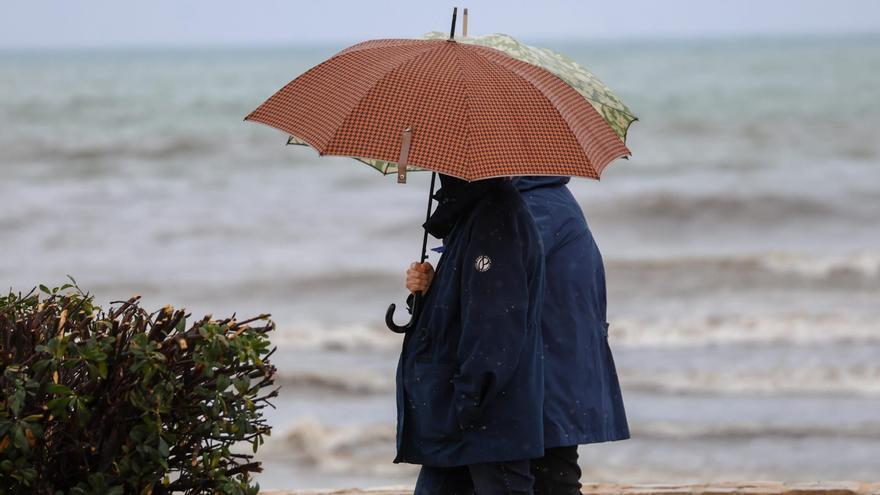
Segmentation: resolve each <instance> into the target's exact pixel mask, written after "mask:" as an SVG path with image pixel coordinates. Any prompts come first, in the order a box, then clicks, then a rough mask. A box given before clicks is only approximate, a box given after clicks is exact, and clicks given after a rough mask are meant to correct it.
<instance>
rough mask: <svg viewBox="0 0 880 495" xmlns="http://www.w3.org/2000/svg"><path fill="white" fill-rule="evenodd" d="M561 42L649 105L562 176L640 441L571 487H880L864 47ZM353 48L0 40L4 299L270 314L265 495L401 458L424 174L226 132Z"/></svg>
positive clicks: (870, 113) (878, 156)
mask: <svg viewBox="0 0 880 495" xmlns="http://www.w3.org/2000/svg"><path fill="white" fill-rule="evenodd" d="M549 46H550V47H552V48H555V49H558V50H559V51H562V52H564V53H566V54H568V55H570V56H572V57H573V58H574V59H576V60H577V61H579V62H581V63H583V64H584V65H586V66H587V67H588V68H590V69H591V70H592V71H593V72H595V73H596V74H597V75H599V77H601V78H602V79H603V80H604V81H605V82H606V83H607V84H608V85H609V86H611V87H612V88H614V90H615V92H616V93H617V94H619V95H620V96H621V97H622V98H623V99H624V100H625V101H626V102H627V104H628V105H629V106H630V107H631V108H632V109H633V110H634V111H635V112H636V113H637V114H638V115H639V116H640V118H641V120H640V121H639V122H637V123H635V124H634V126H633V127H632V128H631V132H630V137H629V140H628V145H629V147H630V148H631V149H632V151H633V157H632V158H631V159H630V160H626V161H624V160H621V161H618V162H616V163H614V164H613V165H611V166H610V167H609V168H608V169H607V170H606V172H605V174H604V175H603V177H602V180H601V181H600V182H596V181H588V180H584V179H580V180H574V181H572V183H571V190H572V192H573V193H574V195H575V196H576V198H577V199H578V201H579V203H580V204H581V206H582V207H583V209H584V212H585V214H586V217H587V220H588V222H589V224H590V227H591V228H592V231H593V234H594V236H595V237H596V239H597V242H598V243H599V246H600V248H601V249H602V252H603V255H604V258H605V262H606V267H607V279H608V290H609V294H608V300H609V307H608V312H609V320H610V324H611V325H610V332H609V335H610V342H611V347H612V350H613V351H614V357H615V360H616V364H617V370H618V372H619V375H620V381H621V385H622V388H623V394H624V401H625V403H626V406H627V414H628V418H629V422H630V427H631V430H632V435H633V438H632V439H630V440H627V441H624V442H616V443H607V444H597V445H589V446H583V447H581V449H580V454H581V465H582V467H583V470H584V480H585V481H588V482H597V483H598V482H626V483H673V482H675V483H690V482H693V483H696V482H709V481H715V480H719V479H725V480H732V481H747V480H756V479H773V480H780V481H788V482H801V481H809V480H816V479H854V480H870V479H875V478H876V473H877V467H878V464H877V459H880V416H878V414H877V413H878V411H880V361H878V359H877V356H878V354H880V304H878V301H880V215H878V212H880V167H878V165H880V140H877V139H876V136H875V135H874V134H875V133H876V129H877V128H880V80H878V75H877V74H878V71H877V67H880V38H877V37H870V36H866V37H837V38H835V37H813V38H809V37H804V38H796V37H791V38H756V39H749V40H745V39H716V40H698V41H684V40H679V41H676V40H665V41H662V40H644V41H625V42H611V41H596V42H582V43H566V44H563V43H559V44H556V45H553V44H550V45H549ZM342 48H344V47H343V46H331V45H314V46H301V47H286V48H264V49H256V48H254V49H234V50H233V49H221V48H212V49H187V50H183V49H180V50H172V49H168V50H137V49H127V50H123V49H119V50H92V51H88V50H83V51H75V50H72V51H64V50H55V51H37V52H17V51H4V52H0V61H2V63H0V118H2V119H3V121H4V122H5V124H4V126H3V130H2V132H0V150H2V152H0V175H2V179H0V289H3V290H6V289H8V288H15V289H17V290H23V291H27V290H29V289H30V288H31V287H33V286H34V285H36V284H38V283H46V284H47V285H50V286H51V285H53V284H54V285H58V284H60V283H63V282H64V281H65V278H64V275H65V274H70V275H72V276H74V277H75V278H76V280H77V281H78V282H79V284H80V285H81V286H82V287H84V288H86V289H88V290H90V291H92V292H93V293H94V294H95V295H96V296H97V299H98V301H100V302H101V303H102V304H105V305H107V304H108V303H109V302H110V301H111V300H118V299H125V298H128V297H129V296H131V295H133V294H140V295H142V296H143V301H144V305H145V306H146V307H153V308H156V309H158V308H160V307H162V306H164V305H165V304H173V305H175V306H183V307H186V308H187V309H189V310H190V311H191V312H192V314H193V317H194V318H198V317H201V316H202V315H203V314H207V313H211V314H214V315H215V316H217V317H220V316H227V315H229V314H231V313H232V312H236V313H237V314H238V315H240V316H242V317H245V316H251V315H257V314H260V313H266V312H268V313H271V314H272V315H273V319H274V320H275V321H276V322H277V324H278V330H277V332H276V335H274V337H273V340H274V342H275V344H276V345H277V346H278V352H277V353H276V355H275V356H273V361H274V362H275V364H276V366H277V367H278V369H279V373H278V377H277V380H278V383H279V384H280V385H281V387H282V389H281V395H280V397H279V398H278V399H277V401H276V406H277V409H275V410H271V411H268V412H267V414H268V415H269V417H270V419H271V422H272V423H273V425H274V431H273V434H272V437H271V438H270V439H269V440H268V442H267V443H266V445H265V446H264V448H263V449H262V450H261V451H260V453H259V456H258V457H259V459H260V460H262V461H263V462H264V467H265V471H264V473H263V474H261V475H260V477H259V481H260V484H261V486H262V488H264V489H291V488H317V487H326V488H333V487H340V488H342V487H352V486H360V487H369V486H388V485H411V484H412V483H413V481H414V477H415V474H416V472H417V467H415V466H407V465H395V464H393V463H392V462H391V460H392V459H393V457H394V426H393V425H394V419H395V403H394V370H395V367H396V364H397V357H398V353H399V350H400V343H401V338H400V336H398V335H395V334H392V333H391V332H389V331H388V330H387V329H385V328H384V323H383V316H384V312H385V309H386V308H387V305H388V304H389V303H392V302H393V303H397V304H398V305H400V304H401V303H402V302H403V300H404V298H405V297H406V293H405V290H404V289H403V272H404V270H405V268H406V266H408V265H409V263H410V262H411V261H413V260H414V259H415V258H416V256H417V255H418V252H419V251H418V250H419V247H420V245H419V243H420V241H421V230H420V224H421V221H423V218H422V219H421V220H420V217H423V216H424V196H425V193H426V190H427V185H428V180H429V176H428V175H427V174H419V173H412V174H410V176H409V178H408V184H406V185H405V186H403V185H398V184H397V183H396V181H395V180H394V178H393V177H382V176H381V175H379V174H377V172H375V171H374V170H372V169H370V168H369V167H366V166H364V165H362V164H359V163H357V162H355V161H353V160H350V159H346V158H332V157H324V158H320V159H319V158H318V156H317V154H316V153H315V152H314V151H313V150H310V149H307V148H304V147H294V146H286V145H285V142H286V136H284V135H283V134H280V133H279V132H277V131H275V130H273V129H270V128H267V127H264V126H260V125H255V124H252V123H244V122H242V118H243V117H244V116H245V115H246V114H247V113H248V112H249V111H250V110H251V109H252V108H254V107H255V106H257V105H258V104H260V103H261V102H262V100H263V99H264V98H265V97H267V96H268V95H270V94H272V92H274V91H275V90H276V89H277V88H278V87H280V86H281V85H283V84H285V83H286V82H287V81H289V80H290V79H291V78H292V77H294V76H296V75H297V74H299V73H300V72H302V71H303V70H305V69H307V68H308V67H310V66H311V65H314V64H316V63H318V62H320V61H321V60H322V59H324V58H326V57H328V56H330V55H331V54H332V53H334V52H335V51H337V50H339V49H342ZM436 244H439V242H434V243H433V245H436ZM438 256H439V255H437V254H436V253H433V254H432V255H431V258H430V259H429V261H432V262H434V263H435V264H436V261H437V259H438Z"/></svg>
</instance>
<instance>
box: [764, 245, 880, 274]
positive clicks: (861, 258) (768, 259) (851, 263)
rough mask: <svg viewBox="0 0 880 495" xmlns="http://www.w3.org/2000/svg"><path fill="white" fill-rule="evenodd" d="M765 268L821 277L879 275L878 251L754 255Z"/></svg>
mask: <svg viewBox="0 0 880 495" xmlns="http://www.w3.org/2000/svg"><path fill="white" fill-rule="evenodd" d="M758 262H759V263H760V264H761V265H762V266H763V267H764V268H766V269H768V270H771V271H774V272H777V273H784V274H795V275H800V276H805V277H811V278H819V279H824V278H827V277H828V276H830V275H832V274H835V273H855V274H858V275H862V276H864V277H878V276H880V252H877V251H867V250H865V251H857V252H853V253H849V254H829V255H824V256H823V255H808V254H804V253H790V252H777V253H768V254H767V255H765V256H761V257H759V258H758Z"/></svg>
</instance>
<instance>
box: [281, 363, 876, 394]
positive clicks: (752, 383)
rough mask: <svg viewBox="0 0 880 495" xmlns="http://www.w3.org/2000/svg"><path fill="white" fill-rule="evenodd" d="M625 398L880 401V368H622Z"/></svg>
mask: <svg viewBox="0 0 880 495" xmlns="http://www.w3.org/2000/svg"><path fill="white" fill-rule="evenodd" d="M617 372H618V375H619V376H620V381H621V384H622V387H623V389H624V391H625V392H641V393H650V394H662V395H683V396H685V395H691V396H698V395H750V396H759V397H761V396H774V395H785V394H794V395H822V396H837V397H852V396H857V397H877V396H880V366H873V365H868V364H841V365H813V366H804V367H791V366H789V367H783V366H777V367H768V368H758V369H748V368H743V367H736V368H730V369H721V370H716V369H694V368H687V367H684V368H679V369H672V370H666V369H650V368H644V367H642V366H635V367H630V366H626V365H625V362H622V363H618V367H617ZM276 383H277V384H279V385H281V386H282V387H283V389H284V390H285V391H286V392H289V391H290V390H291V389H292V390H295V391H296V392H297V393H301V392H307V391H320V392H328V393H332V394H335V395H343V396H361V395H388V396H391V395H392V394H393V392H394V390H395V377H394V372H393V370H389V371H388V372H387V373H381V372H370V371H365V370H362V369H358V370H356V371H355V370H350V371H345V370H333V371H316V370H308V371H297V372H289V371H288V372H285V371H281V372H279V373H278V374H277V375H276Z"/></svg>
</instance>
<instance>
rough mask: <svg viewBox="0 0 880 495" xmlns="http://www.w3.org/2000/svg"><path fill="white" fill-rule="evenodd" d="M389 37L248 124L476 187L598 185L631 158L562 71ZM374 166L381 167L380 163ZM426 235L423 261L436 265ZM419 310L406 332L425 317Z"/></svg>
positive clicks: (291, 88)
mask: <svg viewBox="0 0 880 495" xmlns="http://www.w3.org/2000/svg"><path fill="white" fill-rule="evenodd" d="M454 32H455V11H453V19H452V29H451V32H450V36H449V38H448V39H442V40H441V39H384V40H372V41H366V42H363V43H359V44H357V45H354V46H351V47H349V48H346V49H345V50H343V51H341V52H339V53H338V54H336V55H334V56H333V57H331V58H330V59H328V60H326V61H324V62H322V63H321V64H319V65H317V66H315V67H313V68H312V69H310V70H308V71H306V72H305V73H304V74H302V75H300V76H299V77H297V78H296V79H294V80H293V81H291V82H290V83H288V84H287V85H286V86H284V87H283V88H281V89H280V90H279V91H278V92H276V93H275V94H274V95H272V96H271V97H270V98H269V99H268V100H266V101H265V102H264V103H263V104H262V105H260V106H259V107H257V109H255V110H254V111H253V112H251V113H250V114H249V115H248V116H247V117H246V118H245V119H246V120H251V121H255V122H260V123H263V124H266V125H269V126H272V127H275V128H277V129H280V130H282V131H284V132H285V133H287V134H288V135H290V136H295V137H296V138H297V139H298V140H300V141H302V142H304V143H306V144H308V145H309V146H311V147H313V148H315V149H316V150H317V151H318V153H319V154H320V155H322V156H323V155H338V156H349V157H355V158H358V159H361V160H363V161H367V162H368V163H371V161H373V163H379V162H383V163H384V165H382V166H383V167H384V168H382V169H381V170H382V171H383V172H388V171H389V168H390V164H395V172H396V173H397V177H398V182H405V181H406V175H407V171H408V170H409V169H411V168H421V169H427V170H431V171H433V172H434V173H435V174H433V175H432V180H431V190H430V192H429V199H428V214H430V212H431V198H432V197H433V189H434V185H435V179H436V173H438V172H439V173H444V174H448V175H451V176H455V177H458V178H461V179H465V180H469V181H473V180H479V179H486V178H492V177H505V176H514V175H560V176H583V177H590V178H594V179H598V178H599V177H600V175H601V173H602V171H603V170H604V169H605V167H606V166H608V164H610V163H611V162H612V161H613V160H615V159H616V158H621V157H625V156H628V155H629V154H630V151H629V149H627V147H626V145H625V144H624V141H623V139H622V138H621V136H620V135H619V134H618V133H617V132H616V131H615V130H614V129H613V128H612V126H610V125H609V124H608V122H607V121H606V119H605V117H603V115H602V114H601V113H599V112H598V111H597V110H596V108H595V107H594V106H593V104H592V103H591V102H590V100H587V99H585V98H584V96H583V95H582V94H581V93H580V92H578V90H576V89H575V88H574V87H573V86H571V85H570V84H569V83H567V82H566V81H564V80H563V79H561V78H560V77H559V76H557V75H555V74H554V73H553V72H551V71H549V70H547V69H544V68H542V67H539V66H537V65H534V64H532V63H529V62H526V61H523V60H519V59H517V58H515V57H512V56H510V55H508V54H507V53H505V52H503V51H501V50H498V49H496V48H492V47H489V46H483V45H480V44H477V43H467V42H465V43H459V42H457V41H455V40H454ZM371 164H372V163H371ZM426 247H427V232H425V233H424V236H423V241H422V256H421V260H422V261H423V262H424V260H425V259H426V255H425V252H426ZM420 300H421V295H420V294H417V295H416V297H415V300H414V304H413V309H412V314H413V317H412V319H411V320H410V322H409V323H408V324H407V325H402V326H400V325H396V324H395V323H394V321H393V313H394V309H395V305H393V304H392V305H391V306H390V307H389V309H388V312H387V313H386V323H387V324H388V326H389V328H391V329H392V330H394V331H398V332H403V331H406V330H407V329H409V327H410V326H411V324H412V323H413V321H414V320H415V318H416V317H417V315H418V310H419V304H420Z"/></svg>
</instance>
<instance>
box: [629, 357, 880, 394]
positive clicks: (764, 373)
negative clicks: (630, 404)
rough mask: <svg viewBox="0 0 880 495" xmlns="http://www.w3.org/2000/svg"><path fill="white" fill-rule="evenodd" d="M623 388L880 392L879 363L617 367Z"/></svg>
mask: <svg viewBox="0 0 880 495" xmlns="http://www.w3.org/2000/svg"><path fill="white" fill-rule="evenodd" d="M618 374H619V376H620V382H621V386H622V387H623V389H624V392H627V391H632V392H636V391H638V392H647V393H660V394H677V395H724V394H748V395H757V396H776V395H780V394H806V395H813V394H815V395H831V396H863V397H876V396H880V366H870V365H864V364H855V365H848V366H847V365H841V366H812V367H802V368H792V367H777V368H765V369H741V368H737V369H731V370H691V369H681V370H669V371H667V370H643V369H627V368H618Z"/></svg>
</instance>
